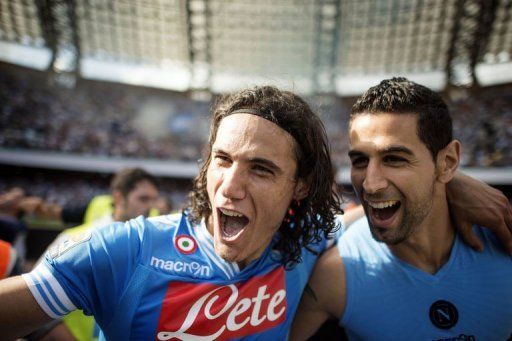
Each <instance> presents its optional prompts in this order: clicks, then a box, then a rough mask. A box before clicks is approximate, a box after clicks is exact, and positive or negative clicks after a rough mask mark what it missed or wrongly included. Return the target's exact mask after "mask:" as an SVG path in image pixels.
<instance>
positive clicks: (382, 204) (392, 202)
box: [368, 200, 398, 209]
mask: <svg viewBox="0 0 512 341" xmlns="http://www.w3.org/2000/svg"><path fill="white" fill-rule="evenodd" d="M396 204H398V201H397V200H389V201H380V202H368V205H370V206H371V207H373V208H379V209H382V208H386V207H391V206H393V205H396Z"/></svg>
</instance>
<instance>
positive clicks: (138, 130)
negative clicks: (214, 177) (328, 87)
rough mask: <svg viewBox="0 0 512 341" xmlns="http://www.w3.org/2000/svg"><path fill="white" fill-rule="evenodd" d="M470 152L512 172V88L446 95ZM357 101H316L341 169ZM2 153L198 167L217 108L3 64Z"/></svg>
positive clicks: (468, 162) (471, 158)
mask: <svg viewBox="0 0 512 341" xmlns="http://www.w3.org/2000/svg"><path fill="white" fill-rule="evenodd" d="M445 95H446V96H445V97H447V98H446V100H447V102H448V104H449V106H450V108H451V111H452V116H453V118H454V133H455V137H456V138H459V139H460V140H461V141H462V144H463V157H462V165H463V166H485V167H488V166H510V165H512V86H511V85H508V86H500V87H489V88H483V89H480V90H478V91H470V90H461V89H459V90H454V91H451V92H450V93H446V94H445ZM353 101H354V99H350V98H348V99H347V98H344V99H340V98H333V97H328V96H319V97H314V98H310V102H311V104H312V105H313V107H316V108H317V109H318V111H319V112H320V115H321V117H322V119H323V120H324V123H325V126H326V129H327V133H328V135H329V137H330V140H331V143H332V148H333V151H334V152H333V158H334V163H335V165H336V166H338V167H341V166H346V165H348V161H349V159H348V157H347V156H346V155H347V151H348V146H347V138H346V136H345V133H344V132H346V128H347V125H348V113H349V112H350V107H351V105H352V103H353ZM0 103H2V105H1V107H0V148H11V149H12V148H22V149H31V150H45V151H58V152H64V153H78V154H85V155H95V156H114V157H137V158H154V159H174V160H182V161H196V160H198V159H200V158H201V150H202V147H203V145H204V143H205V142H206V140H207V138H208V126H207V122H208V120H207V118H206V117H207V115H208V108H209V106H210V103H208V102H199V101H193V100H191V99H190V98H188V97H187V96H185V95H184V94H180V93H172V92H168V91H161V90H156V89H144V88H136V87H131V86H123V85H113V84H107V83H102V82H92V81H85V80H81V81H80V82H78V84H77V86H76V87H75V88H74V89H65V88H62V87H55V86H49V85H48V80H47V78H46V77H45V76H44V75H43V74H42V73H38V72H35V71H28V70H25V71H23V72H19V70H15V69H13V68H12V67H10V66H6V65H1V64H0Z"/></svg>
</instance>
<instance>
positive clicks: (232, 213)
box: [219, 208, 244, 217]
mask: <svg viewBox="0 0 512 341" xmlns="http://www.w3.org/2000/svg"><path fill="white" fill-rule="evenodd" d="M219 210H220V211H221V212H222V214H225V215H227V216H230V217H243V216H244V215H243V214H241V213H238V212H236V211H231V210H227V209H225V208H219Z"/></svg>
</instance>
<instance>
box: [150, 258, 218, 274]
mask: <svg viewBox="0 0 512 341" xmlns="http://www.w3.org/2000/svg"><path fill="white" fill-rule="evenodd" d="M150 264H151V266H152V267H155V268H157V269H161V270H166V271H172V272H174V273H183V272H184V273H187V274H190V275H192V276H194V277H210V271H211V269H210V267H208V266H206V265H201V264H199V263H198V262H182V261H179V260H177V261H172V260H163V259H160V258H156V257H151V263H150Z"/></svg>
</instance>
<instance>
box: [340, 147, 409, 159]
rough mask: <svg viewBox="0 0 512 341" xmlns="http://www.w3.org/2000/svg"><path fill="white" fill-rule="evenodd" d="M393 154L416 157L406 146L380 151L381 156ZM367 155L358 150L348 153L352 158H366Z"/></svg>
mask: <svg viewBox="0 0 512 341" xmlns="http://www.w3.org/2000/svg"><path fill="white" fill-rule="evenodd" d="M392 153H400V154H407V155H410V156H414V152H413V151H412V150H410V149H409V148H407V147H404V146H391V147H388V148H385V149H382V150H380V151H379V154H392ZM364 155H366V154H365V153H363V152H360V151H358V150H351V151H349V152H348V156H349V157H351V158H354V157H358V156H364Z"/></svg>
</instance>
